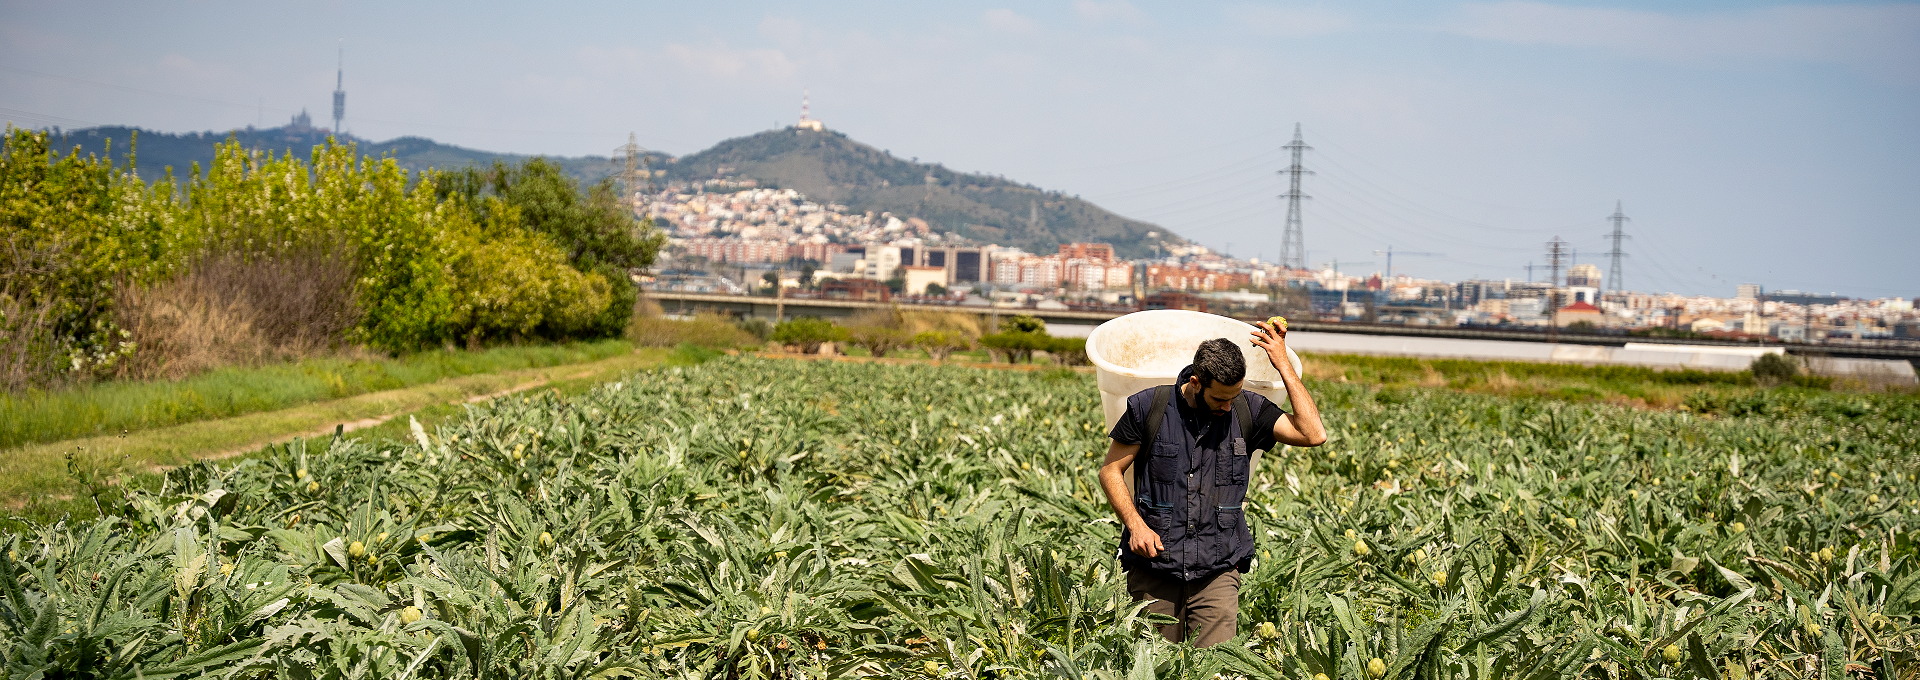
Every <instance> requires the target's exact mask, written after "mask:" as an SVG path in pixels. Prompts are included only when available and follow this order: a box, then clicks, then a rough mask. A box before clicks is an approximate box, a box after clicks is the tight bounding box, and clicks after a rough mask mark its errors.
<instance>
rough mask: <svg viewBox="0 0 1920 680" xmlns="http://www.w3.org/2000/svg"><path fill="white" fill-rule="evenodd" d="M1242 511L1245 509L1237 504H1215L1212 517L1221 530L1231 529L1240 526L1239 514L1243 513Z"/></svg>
mask: <svg viewBox="0 0 1920 680" xmlns="http://www.w3.org/2000/svg"><path fill="white" fill-rule="evenodd" d="M1244 512H1245V511H1244V510H1242V509H1241V507H1240V506H1238V505H1220V506H1215V507H1214V508H1213V519H1214V522H1215V523H1216V524H1218V525H1219V526H1220V529H1221V530H1222V531H1231V530H1234V529H1238V528H1240V520H1241V517H1240V516H1241V515H1242V514H1244Z"/></svg>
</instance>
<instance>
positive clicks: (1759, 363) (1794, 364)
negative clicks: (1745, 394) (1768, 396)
mask: <svg viewBox="0 0 1920 680" xmlns="http://www.w3.org/2000/svg"><path fill="white" fill-rule="evenodd" d="M1747 370H1748V371H1750V372H1752V373H1753V381H1754V382H1756V383H1759V384H1761V385H1764V386H1768V387H1771V386H1774V385H1778V384H1780V383H1783V382H1786V381H1788V380H1792V379H1793V377H1794V376H1796V375H1799V374H1800V361H1799V360H1797V359H1794V358H1793V357H1790V356H1787V355H1786V354H1785V353H1774V354H1762V355H1760V357H1759V358H1757V359H1754V360H1753V364H1752V365H1751V366H1749V367H1748V368H1747Z"/></svg>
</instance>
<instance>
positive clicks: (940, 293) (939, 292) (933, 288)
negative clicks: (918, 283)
mask: <svg viewBox="0 0 1920 680" xmlns="http://www.w3.org/2000/svg"><path fill="white" fill-rule="evenodd" d="M927 295H931V296H934V297H946V296H947V287H946V286H942V285H940V284H938V283H929V284H927Z"/></svg>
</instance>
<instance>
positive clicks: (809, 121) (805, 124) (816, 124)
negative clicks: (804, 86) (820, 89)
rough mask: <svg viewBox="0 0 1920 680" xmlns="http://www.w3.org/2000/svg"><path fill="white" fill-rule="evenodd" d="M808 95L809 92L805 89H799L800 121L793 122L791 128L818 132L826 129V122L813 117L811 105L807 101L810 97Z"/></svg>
mask: <svg viewBox="0 0 1920 680" xmlns="http://www.w3.org/2000/svg"><path fill="white" fill-rule="evenodd" d="M810 95H811V93H810V92H808V91H806V90H801V91H800V122H798V123H794V125H793V129H795V130H812V131H814V132H820V131H823V130H825V129H827V125H826V123H822V122H820V121H817V120H814V119H813V115H812V111H811V110H810V109H811V107H810V106H809V102H808V101H807V100H808V99H810V98H811V97H810Z"/></svg>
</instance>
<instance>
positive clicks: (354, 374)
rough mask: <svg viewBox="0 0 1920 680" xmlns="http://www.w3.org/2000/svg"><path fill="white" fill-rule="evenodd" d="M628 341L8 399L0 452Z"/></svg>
mask: <svg viewBox="0 0 1920 680" xmlns="http://www.w3.org/2000/svg"><path fill="white" fill-rule="evenodd" d="M632 350H633V346H632V345H631V344H630V343H628V342H627V341H624V340H603V341H599V342H582V343H569V344H564V345H540V346H525V347H498V348H494V349H488V350H482V351H477V352H468V351H431V352H421V353H419V354H412V355H408V356H404V357H400V358H395V359H372V360H350V359H312V360H307V361H301V362H297V363H290V364H276V365H270V366H248V367H230V368H222V369H218V370H214V371H210V372H207V373H203V374H200V375H197V376H194V377H191V378H188V379H185V380H179V381H167V380H155V381H141V382H111V383H98V384H92V385H85V386H81V387H77V388H73V389H67V390H58V391H51V392H41V391H34V392H28V393H25V394H5V395H0V449H10V448H15V447H19V446H22V445H26V444H34V443H41V442H53V441H60V440H65V439H73V438H77V437H90V436H97V435H103V434H115V433H120V432H131V431H139V430H146V429H151V428H156V427H166V426H169V425H178V424H181V423H191V422H196V421H201V420H208V419H214V418H227V417H232V416H237V415H243V414H248V413H259V412H263V411H273V410H277V409H284V408H288V407H292V406H298V405H301V404H310V403H314V402H319V401H326V400H332V399H340V398H344V397H350V396H355V395H361V394H368V393H372V392H379V391H382V390H392V389H398V388H403V387H411V386H414V385H421V384H426V383H431V382H435V381H439V380H445V379H447V378H454V377H460V376H469V375H477V374H483V373H498V372H502V371H513V370H519V369H526V368H539V367H544V366H557V365H562V364H574V363H581V362H587V361H595V360H599V359H605V358H607V357H612V356H616V355H620V354H625V353H628V352H631V351H632Z"/></svg>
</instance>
